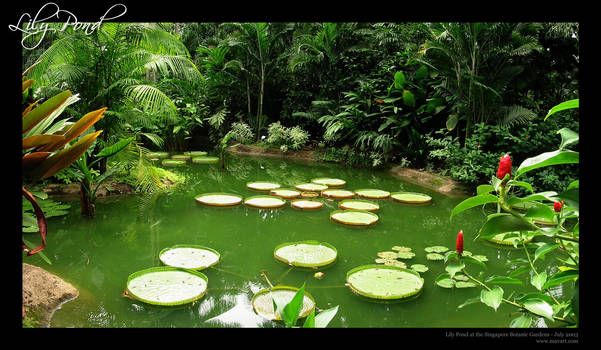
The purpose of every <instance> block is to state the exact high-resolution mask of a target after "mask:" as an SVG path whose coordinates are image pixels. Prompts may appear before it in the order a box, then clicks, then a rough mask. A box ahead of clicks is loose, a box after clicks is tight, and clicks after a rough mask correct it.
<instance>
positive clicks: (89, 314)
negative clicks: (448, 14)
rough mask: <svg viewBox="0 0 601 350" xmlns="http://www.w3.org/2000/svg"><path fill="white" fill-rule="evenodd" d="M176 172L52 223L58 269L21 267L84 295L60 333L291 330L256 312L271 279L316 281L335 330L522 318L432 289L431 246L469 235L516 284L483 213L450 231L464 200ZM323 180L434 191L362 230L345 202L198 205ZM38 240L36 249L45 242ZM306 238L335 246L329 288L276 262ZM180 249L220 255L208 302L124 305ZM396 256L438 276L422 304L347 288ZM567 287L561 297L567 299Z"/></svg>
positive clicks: (256, 168)
mask: <svg viewBox="0 0 601 350" xmlns="http://www.w3.org/2000/svg"><path fill="white" fill-rule="evenodd" d="M169 169H170V170H171V171H173V172H177V173H179V174H183V175H185V177H186V183H185V184H184V185H182V186H179V187H177V188H176V189H175V190H174V191H172V192H169V193H164V194H160V195H155V196H151V197H142V196H127V197H121V198H113V199H106V200H99V201H98V202H97V204H96V217H95V218H94V219H93V220H89V219H85V218H82V217H81V215H80V208H79V203H78V202H71V204H72V206H71V210H70V213H69V215H67V216H63V217H55V218H51V219H50V220H49V224H48V231H49V234H48V240H47V244H48V245H47V248H46V250H45V253H46V255H47V256H48V257H49V258H50V259H51V261H52V265H48V264H47V263H45V262H44V261H43V260H42V259H41V258H39V257H37V256H33V257H27V258H25V257H24V259H23V260H24V262H27V263H30V264H33V265H37V266H40V267H42V268H44V269H46V270H48V271H50V272H52V273H54V274H56V275H58V276H60V277H61V278H63V279H64V280H66V281H67V282H69V283H71V284H73V285H74V286H75V287H76V288H78V289H79V291H80V295H79V297H78V298H77V299H75V300H73V301H70V302H68V303H66V304H64V305H63V306H62V307H61V308H60V309H59V310H57V311H56V312H55V313H54V316H53V318H52V321H51V324H50V327H282V326H283V325H282V323H280V322H272V321H267V320H265V319H263V318H261V317H260V316H258V315H256V314H255V312H254V311H253V308H252V306H251V303H250V301H251V299H252V297H253V295H254V293H256V292H258V291H259V290H261V289H264V288H267V287H269V284H268V282H267V280H266V279H265V277H264V276H266V277H267V279H268V280H269V281H270V282H271V284H273V285H288V286H294V287H300V286H301V285H302V284H303V283H306V291H307V292H309V293H310V294H311V295H312V296H313V297H314V299H315V302H316V306H317V308H318V310H319V309H327V308H330V307H332V306H336V305H339V310H338V313H337V315H336V316H335V318H334V319H333V320H332V322H331V323H330V324H329V327H350V328H353V327H382V328H384V327H419V328H430V327H445V328H447V327H508V325H509V323H510V321H511V319H512V318H515V317H516V314H515V311H516V310H515V309H514V308H513V307H510V306H508V305H501V306H500V307H499V309H498V310H497V311H496V312H495V311H494V310H493V309H491V308H489V307H488V306H485V305H484V304H481V303H477V304H472V305H468V306H465V307H464V308H462V309H457V306H459V305H461V304H462V303H464V302H465V301H466V300H467V299H469V298H473V297H476V296H478V295H479V294H480V288H466V289H444V288H440V287H438V286H436V285H435V284H434V280H435V278H436V277H437V276H438V275H439V274H440V273H442V272H444V263H443V262H442V261H428V260H426V252H425V251H424V248H426V247H429V246H434V245H443V246H446V247H448V248H450V249H454V246H455V238H456V235H457V232H458V231H459V230H463V232H464V237H465V250H468V251H470V252H472V253H473V254H474V255H478V254H479V255H485V256H486V257H487V258H488V260H489V261H488V262H487V267H488V270H487V274H486V276H489V275H493V274H496V275H506V274H507V273H508V272H509V271H510V266H507V264H506V262H507V261H508V260H509V259H511V258H516V257H521V256H523V254H522V252H521V251H516V250H513V249H509V248H501V247H498V246H495V245H492V244H489V243H486V242H482V241H479V240H477V241H474V237H475V236H476V232H477V231H478V230H479V228H480V227H481V225H482V223H483V222H484V219H485V215H486V213H485V212H484V211H483V210H482V209H480V208H475V209H472V210H469V211H466V212H464V213H462V214H460V215H458V216H457V217H455V218H454V219H453V221H452V222H450V221H449V216H450V213H451V211H452V209H453V207H454V206H455V205H457V204H458V203H459V202H460V201H461V200H462V199H463V198H461V197H447V196H444V195H441V194H439V193H437V192H435V191H432V190H429V189H426V188H422V187H419V186H417V185H413V184H410V183H406V182H403V181H401V180H399V179H397V178H395V177H393V176H392V175H390V174H389V173H387V172H385V171H374V170H370V169H360V168H352V167H344V166H340V165H335V164H322V163H318V164H315V163H311V164H308V163H299V162H291V161H285V160H281V159H257V158H251V157H228V171H227V172H223V171H221V170H220V167H219V165H203V164H189V165H187V166H184V167H175V168H169ZM318 177H334V178H340V179H344V180H346V182H347V184H346V186H345V187H344V188H345V189H349V190H354V189H361V188H375V189H382V190H386V191H390V192H395V191H410V192H420V193H425V194H427V195H429V196H431V197H432V202H431V203H430V204H428V205H425V206H415V205H409V204H402V203H398V202H394V201H392V200H391V199H386V200H376V201H377V202H378V203H379V205H380V210H379V211H378V212H377V215H378V216H379V218H380V219H379V221H378V222H377V223H376V224H375V225H374V226H371V227H367V228H355V227H349V226H345V225H342V224H339V223H336V222H333V221H332V220H330V218H329V214H330V212H332V211H334V210H337V209H338V206H337V203H338V200H326V199H323V198H321V199H322V200H323V201H324V202H325V205H324V207H323V208H321V209H319V210H316V211H302V210H298V209H294V208H291V207H290V205H289V204H287V205H286V206H285V207H283V208H280V209H270V210H263V209H255V208H248V207H246V206H245V205H244V204H242V205H239V206H237V207H234V208H212V207H206V206H202V205H199V204H197V203H196V202H195V201H194V197H195V196H196V195H198V194H201V193H208V192H228V193H237V194H240V195H242V196H243V197H244V198H247V197H250V196H253V195H257V194H258V193H257V192H255V191H251V190H248V189H246V184H247V183H248V182H251V181H255V180H268V181H273V182H277V183H279V184H281V186H282V187H287V188H290V187H293V186H294V185H295V184H298V183H303V182H309V181H310V180H311V179H313V178H318ZM36 235H37V234H31V235H27V236H26V239H29V240H31V241H34V242H37V241H36V240H35V238H36ZM302 240H317V241H320V242H327V243H329V244H331V245H333V246H335V247H336V248H337V250H338V260H337V261H336V263H334V264H333V265H332V266H330V267H327V268H325V269H320V270H318V271H322V272H323V273H324V276H323V278H322V279H317V278H315V277H314V273H315V272H316V271H311V270H306V269H299V268H292V267H290V266H287V265H285V264H283V263H281V262H279V261H277V260H276V259H275V258H274V257H273V251H274V248H275V247H276V246H278V245H279V244H281V243H285V242H296V241H302ZM177 244H196V245H202V246H206V247H210V248H213V249H215V250H217V251H218V252H220V254H221V260H220V262H219V263H218V264H217V265H215V266H213V267H210V268H208V269H206V270H203V271H202V272H203V273H204V274H205V275H206V276H207V277H208V290H207V293H206V295H205V296H204V297H203V298H202V299H200V300H199V301H197V302H196V303H194V304H189V305H186V306H183V307H181V306H180V307H158V306H151V305H148V304H144V303H142V302H138V301H134V300H132V299H129V298H126V297H123V296H122V294H123V292H124V290H125V288H126V281H127V278H128V276H129V275H130V274H131V273H133V272H136V271H139V270H142V269H146V268H150V267H156V266H161V265H162V264H161V261H160V260H159V257H158V254H159V252H160V251H161V250H162V249H163V248H165V247H169V246H173V245H177ZM393 246H406V247H410V248H412V250H413V252H414V253H416V256H415V257H414V258H413V259H410V260H404V261H405V263H406V264H407V265H408V266H410V265H412V264H424V265H426V266H428V267H429V271H427V272H424V273H422V277H423V278H424V280H425V284H424V288H423V292H422V293H421V294H420V295H419V296H418V297H417V298H414V299H412V300H409V301H404V302H396V303H378V302H373V301H371V300H368V299H366V298H364V297H361V296H358V295H356V294H354V293H353V292H352V291H351V290H350V289H349V288H348V287H347V286H345V282H346V273H347V271H349V270H351V269H353V268H355V267H358V266H360V265H365V264H374V263H375V262H374V259H376V258H377V255H376V254H377V253H378V252H381V251H390V250H391V247H393ZM537 267H538V265H537ZM543 268H544V265H541V269H543ZM467 269H468V271H469V272H470V273H471V274H472V275H474V276H477V275H478V273H479V271H480V270H481V269H480V268H479V267H477V266H476V265H473V266H472V265H471V264H468V267H467ZM521 277H522V278H523V280H524V286H527V287H519V288H518V289H516V290H519V291H523V290H528V291H531V292H534V291H535V289H534V287H532V286H530V285H529V283H528V279H527V276H524V275H522V276H521ZM561 288H562V287H561V286H559V287H558V288H557V289H556V290H554V293H556V294H557V295H561V293H562V292H563V291H562V289H561ZM503 289H504V290H505V291H506V294H505V295H508V294H509V293H510V292H511V291H512V290H514V287H512V286H509V285H504V286H503ZM547 322H548V321H547ZM548 326H554V325H553V324H548Z"/></svg>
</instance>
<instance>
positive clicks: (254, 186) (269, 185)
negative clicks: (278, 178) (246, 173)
mask: <svg viewBox="0 0 601 350" xmlns="http://www.w3.org/2000/svg"><path fill="white" fill-rule="evenodd" d="M280 187H281V186H280V184H277V183H275V182H271V181H252V182H249V183H247V184H246V188H248V189H249V190H253V191H271V190H275V189H277V188H280Z"/></svg>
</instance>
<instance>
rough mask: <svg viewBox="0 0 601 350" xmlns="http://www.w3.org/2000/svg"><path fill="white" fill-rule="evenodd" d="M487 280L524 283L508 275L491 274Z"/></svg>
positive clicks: (492, 282) (494, 282)
mask: <svg viewBox="0 0 601 350" xmlns="http://www.w3.org/2000/svg"><path fill="white" fill-rule="evenodd" d="M485 282H486V283H491V284H519V285H521V284H522V281H520V280H519V279H517V278H512V277H507V276H490V277H489V278H487V279H486V280H485Z"/></svg>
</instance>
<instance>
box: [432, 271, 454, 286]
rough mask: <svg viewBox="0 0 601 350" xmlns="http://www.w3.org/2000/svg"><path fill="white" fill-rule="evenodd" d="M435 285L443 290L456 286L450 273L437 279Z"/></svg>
mask: <svg viewBox="0 0 601 350" xmlns="http://www.w3.org/2000/svg"><path fill="white" fill-rule="evenodd" d="M434 283H435V284H436V285H438V286H439V287H442V288H453V286H454V285H455V281H453V280H452V279H451V277H450V276H449V274H448V273H443V274H440V275H439V276H438V277H436V279H435V280H434Z"/></svg>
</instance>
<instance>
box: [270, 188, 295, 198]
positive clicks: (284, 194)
mask: <svg viewBox="0 0 601 350" xmlns="http://www.w3.org/2000/svg"><path fill="white" fill-rule="evenodd" d="M269 194H270V195H272V196H276V197H281V198H286V199H291V198H296V197H298V196H300V195H301V193H300V191H297V190H295V189H292V188H276V189H273V190H270V191H269Z"/></svg>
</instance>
